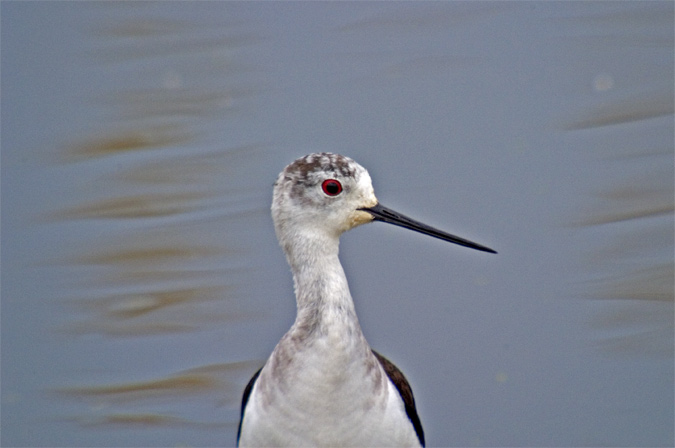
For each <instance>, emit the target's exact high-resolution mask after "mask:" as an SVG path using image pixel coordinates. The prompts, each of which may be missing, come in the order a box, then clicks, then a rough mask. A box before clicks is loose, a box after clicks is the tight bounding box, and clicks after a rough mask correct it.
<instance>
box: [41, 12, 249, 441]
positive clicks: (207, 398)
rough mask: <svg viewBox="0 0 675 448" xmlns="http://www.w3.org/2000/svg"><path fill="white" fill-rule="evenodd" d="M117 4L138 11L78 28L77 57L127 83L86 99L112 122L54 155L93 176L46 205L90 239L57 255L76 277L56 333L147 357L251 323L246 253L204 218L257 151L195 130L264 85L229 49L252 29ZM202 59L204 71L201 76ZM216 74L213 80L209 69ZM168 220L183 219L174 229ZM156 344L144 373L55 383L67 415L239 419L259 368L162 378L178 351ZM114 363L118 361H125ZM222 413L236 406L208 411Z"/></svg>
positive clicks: (133, 421)
mask: <svg viewBox="0 0 675 448" xmlns="http://www.w3.org/2000/svg"><path fill="white" fill-rule="evenodd" d="M126 7H132V8H133V6H132V5H131V4H127V6H120V7H119V9H115V8H113V10H114V11H116V12H119V13H121V14H122V17H123V18H124V20H116V19H112V20H110V21H109V22H108V23H102V24H99V25H100V26H98V25H97V26H92V27H85V29H84V33H85V35H86V36H87V37H88V38H90V39H93V42H94V44H93V48H90V49H89V50H87V51H86V52H85V53H87V54H88V56H85V58H87V59H91V60H92V61H94V64H95V67H96V68H105V69H106V70H116V71H117V72H118V73H123V72H125V71H128V72H129V73H132V74H133V76H134V78H133V79H129V82H126V83H122V84H121V85H118V86H115V85H112V86H106V88H104V89H102V91H98V92H95V93H94V95H93V97H92V98H88V99H87V100H94V101H96V106H103V108H104V111H105V115H106V116H107V117H108V118H107V119H106V120H104V121H102V122H101V124H104V127H103V128H100V129H97V130H94V131H92V133H93V135H94V136H93V137H82V138H80V139H79V141H78V140H76V141H74V142H72V143H71V144H70V145H69V146H68V147H67V148H64V150H63V152H62V154H61V160H62V161H64V162H65V163H66V164H67V165H68V164H69V165H70V166H71V167H73V168H74V169H77V168H78V166H81V167H82V168H81V169H83V170H85V169H86V170H87V172H88V173H94V172H95V170H100V173H99V174H98V175H93V174H90V175H92V179H93V180H92V181H91V182H90V183H88V184H86V183H84V182H83V185H85V188H83V189H81V190H80V191H78V192H77V193H75V194H74V195H73V196H72V197H71V198H69V202H70V204H68V205H65V204H63V205H62V206H61V207H59V208H57V209H56V210H55V211H53V212H52V213H50V215H49V219H48V221H49V222H52V223H59V222H63V223H72V224H77V225H78V226H81V227H80V228H84V229H85V232H84V233H85V234H86V235H88V234H89V233H92V234H93V235H94V237H93V238H91V237H90V238H89V241H87V238H85V237H83V239H82V241H81V242H80V244H79V246H77V247H73V248H70V250H69V253H67V254H64V256H63V257H62V259H59V260H55V263H54V264H55V265H60V266H70V267H71V268H72V269H74V270H75V271H76V272H80V274H79V275H76V276H74V277H71V278H69V279H68V287H69V288H70V292H69V294H70V297H69V298H68V299H67V300H66V303H68V304H70V305H71V307H70V309H71V310H72V311H73V312H72V317H71V319H70V322H67V323H65V324H63V325H61V326H60V328H58V330H60V332H61V333H62V334H63V333H65V334H67V335H70V336H75V337H80V338H90V337H92V336H95V335H103V336H105V337H106V338H107V339H105V343H106V344H110V343H111V342H114V341H115V340H117V341H122V342H123V341H130V340H135V341H134V345H135V349H137V350H138V351H139V353H143V351H144V350H145V348H144V347H148V348H149V347H152V346H153V344H154V341H156V339H153V338H157V337H177V336H181V337H184V338H190V337H191V335H195V334H203V333H204V332H208V331H214V329H215V328H218V327H223V326H225V325H226V324H227V323H229V322H235V323H238V322H246V321H250V319H252V318H256V317H258V316H256V314H255V313H251V312H250V311H248V310H246V308H245V306H242V305H241V301H239V303H238V304H237V303H233V301H230V300H228V299H229V298H231V297H232V296H233V287H234V285H235V284H236V282H237V280H236V279H237V278H238V277H237V273H238V272H239V271H241V270H243V269H245V268H242V267H241V266H238V265H241V264H242V263H241V262H239V259H240V256H241V255H242V254H241V253H238V252H237V249H234V248H233V247H236V241H234V240H235V238H236V236H235V235H234V234H232V235H229V234H225V235H224V237H223V238H222V239H221V241H219V242H218V243H216V244H214V243H213V241H212V237H209V235H211V236H212V235H214V234H216V232H214V227H213V224H212V223H210V222H211V221H213V220H214V219H213V217H214V216H215V215H218V214H220V215H222V214H224V213H225V212H223V211H218V208H219V207H220V206H221V205H220V204H219V202H218V201H222V200H219V199H218V198H226V199H225V201H233V200H234V201H236V200H237V199H236V198H240V199H241V197H242V191H236V192H235V193H234V194H228V193H232V191H233V190H232V186H231V185H230V184H234V185H236V182H235V183H233V182H230V183H226V184H223V183H222V179H223V178H224V177H227V176H228V174H230V175H231V173H232V172H233V171H236V170H237V169H238V164H239V163H240V161H241V160H242V159H245V158H248V157H251V156H252V155H254V154H255V151H256V149H257V146H256V145H236V144H233V143H230V142H225V144H224V145H223V144H219V145H218V146H217V147H216V148H207V147H205V145H204V139H200V138H198V137H197V136H198V135H205V134H206V135H208V132H205V130H204V128H203V124H204V123H217V121H218V120H222V119H223V117H224V116H226V115H230V114H236V113H239V112H240V111H241V110H242V109H245V108H246V105H245V104H246V101H247V100H248V99H250V98H252V97H253V96H254V95H255V94H256V93H257V92H258V91H259V90H260V89H259V88H257V87H256V86H255V84H254V83H252V82H250V81H249V80H248V79H246V78H245V77H244V78H241V79H240V78H237V77H238V76H239V75H241V74H242V73H244V74H245V73H247V72H249V71H250V70H251V69H250V68H245V67H243V66H241V65H239V64H238V63H237V62H236V59H235V58H233V57H232V52H233V51H234V50H235V49H237V48H239V47H241V46H243V45H250V44H252V43H254V42H255V41H256V39H255V38H253V37H252V36H250V35H246V34H243V33H241V32H238V31H236V30H233V29H231V28H229V27H222V26H221V27H209V26H206V27H205V26H201V25H200V26H197V25H196V24H195V23H187V22H182V21H176V20H161V19H154V18H151V19H143V18H132V19H131V20H128V19H129V16H128V14H127V13H125V8H126ZM137 13H140V12H139V11H137ZM140 15H142V13H140ZM204 60H207V61H208V62H209V64H208V66H209V67H210V70H211V73H209V72H204V71H203V70H201V67H202V66H203V65H204V64H203V61H204ZM216 69H217V70H218V71H219V72H220V76H218V77H213V76H212V71H213V70H216ZM214 80H215V82H214ZM87 187H90V188H87ZM244 194H250V192H244ZM241 200H242V201H243V200H244V199H241ZM249 211H250V207H249ZM228 213H232V212H231V211H230V212H228ZM174 218H178V219H179V221H180V222H181V226H175V222H176V221H175V220H174ZM209 226H211V227H209ZM220 226H222V224H220ZM207 229H209V230H207ZM221 233H222V232H218V234H221ZM98 234H101V235H102V236H104V238H98V237H97V235H98ZM205 235H206V237H205ZM228 257H229V258H228ZM71 272H72V271H71ZM239 298H241V295H239ZM244 305H245V304H244ZM190 341H193V342H192V344H193V345H194V343H195V342H196V343H198V344H200V341H199V340H193V339H189V340H188V339H185V340H184V341H183V342H182V343H186V344H188V346H190ZM127 343H128V342H127ZM197 347H199V345H197ZM102 350H104V352H105V350H111V346H109V345H108V346H107V347H105V348H102ZM161 350H165V351H167V360H166V362H164V363H163V364H164V365H162V366H159V367H154V368H152V369H151V372H154V373H150V374H149V375H148V374H146V378H148V379H146V380H143V381H130V382H121V383H108V382H101V381H96V380H95V378H96V377H94V384H92V385H86V386H85V385H74V386H69V387H63V388H60V389H59V393H60V395H61V396H62V397H63V396H65V397H67V398H69V399H74V400H76V401H77V402H83V403H84V404H85V407H84V408H80V409H81V411H82V413H81V415H75V416H72V417H71V418H70V420H71V421H73V422H75V423H76V424H78V425H81V426H83V427H95V428H101V427H104V428H105V427H111V428H120V427H123V428H135V427H141V428H155V427H171V428H174V427H184V426H188V427H194V428H198V429H204V428H219V429H221V430H222V427H223V426H228V427H229V426H232V425H233V424H235V419H234V416H235V415H236V410H237V408H238V405H239V400H240V397H241V390H242V383H244V382H245V381H246V378H245V377H247V376H248V375H249V373H250V372H251V371H253V370H255V369H256V368H258V367H259V366H260V364H261V362H260V361H251V362H233V363H228V364H206V365H202V366H199V365H198V366H197V367H193V368H189V369H182V370H180V371H177V372H176V373H173V374H170V375H168V376H166V373H159V372H166V371H167V369H171V365H176V361H175V360H174V357H173V356H169V355H170V354H173V353H174V352H175V353H178V354H180V353H181V350H185V348H182V349H181V348H177V347H171V348H169V347H166V344H164V345H162V346H161ZM210 351H213V350H211V349H210ZM219 357H220V355H219ZM186 358H187V359H190V358H189V356H186ZM170 360H173V362H170ZM148 361H150V359H148ZM121 362H122V368H123V369H124V365H125V364H127V363H128V361H123V360H122V361H121ZM180 364H183V363H179V365H180ZM127 367H128V368H129V369H130V371H129V372H128V377H129V378H133V377H137V375H138V372H137V371H136V369H135V368H134V367H132V366H127ZM125 376H126V375H124V374H121V375H116V377H119V378H124V377H125ZM85 377H86V375H85ZM85 381H86V380H85ZM86 382H89V381H86ZM194 403H198V404H199V405H200V409H202V411H201V412H192V413H191V417H189V418H186V417H185V408H186V407H190V406H191V405H192V404H194ZM219 407H226V408H227V409H229V410H231V411H233V412H229V413H228V412H225V413H224V414H222V415H221V414H219V413H215V414H213V410H214V409H218V408H219ZM209 409H211V410H212V412H209V413H207V414H204V410H209ZM223 418H224V419H225V420H223Z"/></svg>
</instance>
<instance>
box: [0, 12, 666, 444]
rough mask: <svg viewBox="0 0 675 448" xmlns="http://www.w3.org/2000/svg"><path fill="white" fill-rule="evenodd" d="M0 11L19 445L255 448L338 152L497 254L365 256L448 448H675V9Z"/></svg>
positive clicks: (8, 366) (6, 377)
mask: <svg viewBox="0 0 675 448" xmlns="http://www.w3.org/2000/svg"><path fill="white" fill-rule="evenodd" d="M0 7H1V8H2V92H3V97H2V129H3V132H2V326H1V331H2V395H1V404H2V433H1V437H2V440H1V442H2V444H3V446H217V445H232V444H233V443H234V441H235V434H236V425H237V422H238V413H239V410H238V406H239V400H240V395H241V391H242V389H243V386H244V385H245V383H246V381H247V380H248V377H249V376H250V375H251V374H252V373H253V372H254V371H255V370H256V369H257V368H258V367H259V366H260V365H261V363H262V362H263V360H264V359H265V358H266V357H267V356H268V354H269V352H270V351H271V350H272V348H273V347H274V345H275V344H276V342H277V341H278V339H279V337H280V336H281V335H282V334H283V333H284V332H285V331H286V329H287V328H288V327H289V326H290V324H291V322H292V320H293V318H294V312H295V309H294V298H293V295H292V281H291V278H290V274H289V271H288V268H287V266H286V262H285V259H284V257H283V254H282V253H281V250H280V249H279V248H278V247H277V243H276V240H275V237H274V232H273V228H272V224H271V219H270V217H269V212H268V209H269V203H270V198H271V189H272V183H273V181H274V179H275V178H276V175H277V173H278V172H279V171H280V170H281V169H282V168H283V167H284V166H285V165H286V164H287V163H289V162H290V161H292V160H293V159H295V158H297V157H299V156H302V155H304V154H306V153H309V152H313V151H324V150H327V151H333V152H340V153H343V154H345V155H349V156H351V157H353V158H355V159H356V160H357V161H358V162H360V163H361V164H362V165H364V166H365V167H366V168H368V169H369V171H370V173H371V176H372V177H373V180H374V184H375V189H376V193H377V194H378V197H379V199H380V200H381V202H382V203H383V204H385V205H388V206H391V207H392V208H395V209H397V210H400V211H401V212H404V213H406V214H409V215H410V216H413V217H416V218H418V219H420V220H422V221H424V222H428V223H429V224H431V225H434V226H437V227H439V228H442V229H445V230H448V231H451V232H453V233H456V234H458V235H461V236H464V237H466V238H469V239H472V240H475V241H477V242H480V243H483V244H486V245H488V246H491V247H494V248H495V249H496V250H498V251H499V255H497V256H492V255H487V254H481V253H477V252H473V251H469V250H466V249H463V248H460V247H451V246H448V245H445V244H443V243H442V242H440V241H434V240H432V239H430V238H424V237H422V236H420V235H417V234H413V233H412V232H405V231H402V230H400V229H397V228H393V227H392V228H389V227H388V226H384V225H378V224H372V225H369V226H366V227H363V228H359V229H357V230H355V231H353V232H350V233H348V234H346V235H345V236H344V237H343V239H342V260H343V264H344V265H345V270H346V271H347V275H348V278H349V279H350V284H351V288H352V294H353V295H354V297H355V300H356V306H357V310H358V312H359V317H360V320H361V324H362V326H363V328H364V331H365V333H366V336H367V337H368V339H369V341H370V343H371V345H372V346H373V347H375V348H376V349H377V350H378V351H380V352H382V353H383V354H385V355H387V356H388V357H390V358H391V359H392V360H393V361H394V362H396V363H397V364H398V365H399V367H401V368H402V369H403V371H404V372H405V373H406V375H407V376H408V379H409V380H410V382H411V384H412V385H413V388H414V390H415V394H416V399H417V402H418V407H419V412H420V416H421V418H422V422H423V424H424V427H425V431H426V434H427V441H428V444H429V445H430V446H471V445H475V446H507V445H508V446H573V445H574V446H587V445H610V446H672V445H673V443H674V440H673V437H674V436H673V421H674V414H673V402H674V397H673V283H674V279H673V276H674V275H673V250H674V243H673V239H674V238H673V202H674V201H673V155H674V148H673V79H674V73H673V72H674V70H673V48H674V45H673V40H674V37H673V4H672V3H671V2H645V3H643V2H621V3H618V2H617V3H614V2H573V3H563V2H522V3H520V2H503V3H488V2H480V3H463V2H452V3H437V2H434V3H422V4H419V3H407V2H398V3H363V4H355V3H321V4H319V3H283V4H277V3H234V2H227V3H216V2H203V3H150V2H147V3H135V2H115V3H103V2H100V3H99V2H88V3H80V2H75V3H72V2H58V3H24V2H4V3H2V4H1V5H0Z"/></svg>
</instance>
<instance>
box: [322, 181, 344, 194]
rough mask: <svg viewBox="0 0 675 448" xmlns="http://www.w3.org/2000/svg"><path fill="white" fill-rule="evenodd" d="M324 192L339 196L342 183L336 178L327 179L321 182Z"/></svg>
mask: <svg viewBox="0 0 675 448" xmlns="http://www.w3.org/2000/svg"><path fill="white" fill-rule="evenodd" d="M321 188H322V189H323V192H324V193H326V194H327V195H328V196H337V195H339V194H340V193H342V184H341V183H340V182H338V181H336V180H335V179H326V180H324V181H323V183H322V184H321Z"/></svg>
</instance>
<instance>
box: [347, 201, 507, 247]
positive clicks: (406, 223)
mask: <svg viewBox="0 0 675 448" xmlns="http://www.w3.org/2000/svg"><path fill="white" fill-rule="evenodd" d="M359 210H363V211H364V212H368V213H370V214H371V215H373V220H374V221H382V222H388V223H389V224H393V225H395V226H400V227H404V228H406V229H410V230H414V231H415V232H420V233H423V234H425V235H429V236H433V237H434V238H438V239H441V240H443V241H449V242H451V243H455V244H459V245H460V246H465V247H470V248H471V249H476V250H482V251H483V252H489V253H491V254H496V253H497V252H496V251H495V250H492V249H490V248H489V247H486V246H483V245H480V244H478V243H474V242H473V241H469V240H465V239H464V238H460V237H458V236H455V235H450V234H449V233H445V232H443V231H442V230H438V229H435V228H433V227H431V226H428V225H426V224H422V223H421V222H419V221H415V220H414V219H411V218H408V217H407V216H405V215H402V214H400V213H398V212H395V211H394V210H391V209H389V208H387V207H384V206H382V205H380V204H377V205H376V206H375V207H370V208H360V209H359Z"/></svg>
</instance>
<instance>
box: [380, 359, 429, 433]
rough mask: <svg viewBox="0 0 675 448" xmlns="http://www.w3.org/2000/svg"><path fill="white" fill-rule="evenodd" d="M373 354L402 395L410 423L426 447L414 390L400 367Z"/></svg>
mask: <svg viewBox="0 0 675 448" xmlns="http://www.w3.org/2000/svg"><path fill="white" fill-rule="evenodd" d="M373 354H374V355H375V357H376V358H377V360H378V361H380V365H381V366H382V368H383V369H384V371H385V372H386V373H387V376H388V377H389V379H390V380H391V382H392V383H394V386H396V390H398V393H399V394H400V395H401V399H402V400H403V404H404V405H405V413H406V414H408V418H409V419H410V423H412V425H413V428H414V429H415V433H416V434H417V438H418V439H419V441H420V444H421V445H422V446H425V445H424V430H423V429H422V422H420V417H419V416H418V415H417V408H415V398H414V397H413V392H412V388H411V387H410V384H408V380H406V379H405V376H404V375H403V372H401V371H400V370H399V369H398V367H396V366H395V365H394V364H393V363H392V362H391V361H389V360H388V359H387V358H385V357H384V356H382V355H380V354H379V353H377V352H376V351H375V350H373Z"/></svg>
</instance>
